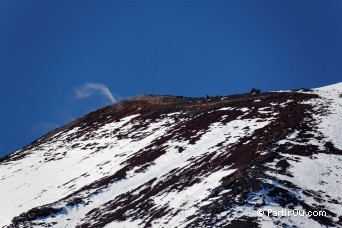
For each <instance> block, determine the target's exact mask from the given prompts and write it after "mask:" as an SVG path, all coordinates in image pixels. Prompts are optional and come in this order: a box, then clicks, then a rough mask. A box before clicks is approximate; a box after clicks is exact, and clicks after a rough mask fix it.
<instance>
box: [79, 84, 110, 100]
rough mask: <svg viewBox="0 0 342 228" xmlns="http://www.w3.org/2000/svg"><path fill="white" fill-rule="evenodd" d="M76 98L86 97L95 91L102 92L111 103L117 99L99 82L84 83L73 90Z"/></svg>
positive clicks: (92, 94)
mask: <svg viewBox="0 0 342 228" xmlns="http://www.w3.org/2000/svg"><path fill="white" fill-rule="evenodd" d="M75 92H76V98H78V99H83V98H87V97H91V96H94V95H95V94H96V93H100V94H102V95H103V96H104V97H106V98H107V99H108V100H109V101H110V102H111V103H115V102H116V101H117V100H116V99H115V98H114V96H113V94H112V93H111V92H110V90H109V89H108V87H107V86H105V85H103V84H101V83H93V82H90V83H86V84H84V85H82V86H80V87H79V88H77V89H76V90H75Z"/></svg>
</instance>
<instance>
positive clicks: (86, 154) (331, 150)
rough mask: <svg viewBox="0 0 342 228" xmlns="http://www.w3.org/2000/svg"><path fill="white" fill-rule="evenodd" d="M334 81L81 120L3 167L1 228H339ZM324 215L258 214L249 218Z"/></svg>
mask: <svg viewBox="0 0 342 228" xmlns="http://www.w3.org/2000/svg"><path fill="white" fill-rule="evenodd" d="M340 94H342V83H339V84H335V85H332V86H328V87H323V88H320V89H316V90H299V91H283V92H272V93H261V94H254V95H252V94H242V95H234V96H226V97H211V98H209V99H205V98H186V97H174V96H153V95H147V96H143V97H137V98H134V99H130V100H126V101H123V102H120V103H118V104H114V105H111V106H108V107H105V108H103V109H100V110H97V111H95V112H93V113H90V114H88V115H86V116H84V117H82V118H80V119H78V120H76V121H74V122H72V123H70V124H68V125H66V126H63V127H61V128H59V129H56V130H55V131H53V132H51V133H49V134H48V135H46V136H44V137H42V138H41V139H39V140H37V141H36V142H34V143H32V144H31V145H29V146H27V147H25V148H23V149H21V150H18V151H16V152H14V153H12V154H10V155H9V156H6V157H5V158H2V159H1V160H0V205H1V206H0V226H9V227H31V226H32V227H46V226H55V227H104V226H106V227H150V226H152V227H209V226H213V225H215V226H216V227H221V226H233V227H236V226H248V227H253V226H254V227H258V226H279V227H282V226H283V225H285V224H286V225H296V226H299V227H302V226H308V225H311V226H312V227H322V226H341V227H342V199H341V197H340V193H339V191H340V189H342V163H341V161H342V151H341V150H342V136H341V133H342V127H341V123H342V97H340ZM294 208H295V209H297V210H299V211H306V212H309V211H314V210H323V211H324V212H325V213H326V214H325V216H312V217H303V216H270V215H266V213H265V214H264V216H258V214H257V210H259V209H263V210H264V211H267V210H274V211H279V210H282V209H287V210H292V209H294Z"/></svg>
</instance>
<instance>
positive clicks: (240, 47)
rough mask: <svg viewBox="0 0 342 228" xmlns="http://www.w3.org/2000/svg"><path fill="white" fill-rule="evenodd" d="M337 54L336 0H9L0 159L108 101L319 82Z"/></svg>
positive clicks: (340, 40) (330, 73) (3, 33)
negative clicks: (143, 95)
mask: <svg viewBox="0 0 342 228" xmlns="http://www.w3.org/2000/svg"><path fill="white" fill-rule="evenodd" d="M341 60H342V1H339V0H332V1H315V0H310V1H309V0H307V1H304V0H303V1H294V0H289V1H273V0H267V1H266V0H260V1H254V0H250V1H248V0H242V1H241V0H236V1H233V0H231V1H226V0H222V1H209V0H208V1H200V0H193V1H190V0H189V1H176V0H172V1H129V0H125V1H86V0H82V1H45V0H41V1H37V0H30V1H17V0H3V1H0V87H1V89H0V102H1V112H0V157H2V156H3V155H5V154H8V153H10V152H12V151H13V150H15V149H18V148H21V147H22V146H24V145H27V144H28V143H30V142H32V141H33V140H35V139H37V138H38V137H40V136H41V135H43V134H44V133H47V132H48V131H50V130H51V129H53V128H55V127H57V126H60V125H62V124H65V123H67V122H69V121H71V120H73V119H75V118H77V117H80V116H82V115H84V114H86V113H88V112H89V111H92V110H94V109H97V108H100V107H103V106H104V105H107V104H109V103H110V102H111V101H113V99H114V100H117V99H124V98H129V97H133V96H137V95H142V94H146V93H153V94H173V95H184V96H206V95H207V94H209V95H227V94H233V93H242V92H246V91H249V90H250V88H252V87H257V88H260V89H262V90H263V91H267V90H276V89H291V88H300V87H320V86H324V85H328V84H332V83H336V82H340V81H342V80H341V79H342V76H341V75H342V63H341ZM87 83H88V84H87ZM89 83H90V84H89ZM91 83H92V84H91ZM108 90H110V92H111V94H112V97H110V95H109V94H108ZM106 91H107V92H106Z"/></svg>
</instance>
